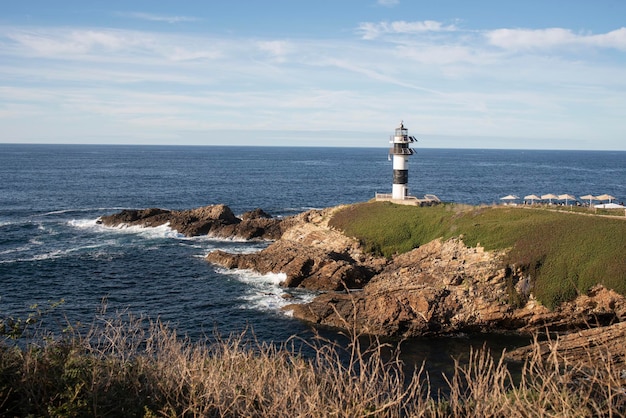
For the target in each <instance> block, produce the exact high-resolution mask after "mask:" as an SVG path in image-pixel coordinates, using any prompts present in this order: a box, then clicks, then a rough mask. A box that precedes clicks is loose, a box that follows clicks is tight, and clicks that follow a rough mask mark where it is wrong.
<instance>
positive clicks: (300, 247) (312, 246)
mask: <svg viewBox="0 0 626 418" xmlns="http://www.w3.org/2000/svg"><path fill="white" fill-rule="evenodd" d="M333 210H335V209H326V210H321V211H317V210H311V211H308V212H305V213H303V214H300V215H298V216H295V217H294V218H293V219H291V220H290V222H291V227H290V228H288V229H286V230H285V232H284V233H283V235H282V236H281V239H280V240H279V241H276V242H274V243H272V244H271V245H270V246H268V247H267V248H265V249H264V250H262V251H260V252H258V253H255V254H230V253H225V252H223V251H214V252H211V253H210V254H209V255H208V256H207V257H206V259H207V261H209V262H211V263H213V264H217V265H220V266H223V267H226V268H242V269H252V270H255V271H258V272H260V273H262V274H265V273H270V272H272V273H284V274H285V275H286V280H285V281H284V283H283V286H286V287H303V288H307V289H311V290H330V291H332V290H340V289H355V288H361V287H363V286H364V285H365V283H367V282H368V281H369V280H370V279H371V277H373V276H374V274H376V273H378V272H379V271H380V269H381V268H382V265H384V264H385V262H386V261H385V260H384V259H377V258H375V257H369V256H366V255H365V254H364V253H363V252H362V251H361V249H360V246H359V244H358V242H357V241H356V240H354V239H351V238H348V237H346V236H344V235H343V234H341V233H340V232H338V231H333V230H331V229H329V228H328V225H327V221H328V219H329V217H330V214H331V213H332V211H333Z"/></svg>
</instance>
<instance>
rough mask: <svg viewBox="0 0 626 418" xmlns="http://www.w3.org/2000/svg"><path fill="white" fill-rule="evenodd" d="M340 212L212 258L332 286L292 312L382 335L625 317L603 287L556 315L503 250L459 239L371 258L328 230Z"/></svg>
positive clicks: (535, 327) (575, 325)
mask: <svg viewBox="0 0 626 418" xmlns="http://www.w3.org/2000/svg"><path fill="white" fill-rule="evenodd" d="M336 209H337V208H330V209H325V210H322V211H309V212H306V213H303V214H300V215H298V216H296V217H294V218H293V219H292V224H291V226H290V227H289V228H285V231H284V233H283V235H282V237H281V238H280V240H278V241H276V242H274V243H272V244H271V245H270V246H269V247H267V248H266V249H264V250H262V251H260V252H258V253H255V254H229V253H225V252H222V251H215V252H213V253H210V254H209V255H208V256H207V260H208V261H209V262H211V263H215V264H218V265H221V266H224V267H226V268H244V269H252V270H256V271H258V272H261V273H268V272H274V273H278V272H282V273H285V275H286V280H285V282H284V283H283V285H284V286H287V287H304V288H308V289H313V290H322V291H325V292H324V293H322V294H320V295H318V296H317V297H316V298H315V299H313V301H311V302H310V303H307V304H301V305H298V304H294V305H290V306H288V307H287V308H286V309H289V310H291V311H292V312H293V315H294V317H297V318H300V319H303V320H306V321H309V322H312V323H315V324H321V325H326V326H332V327H339V328H346V327H350V328H354V329H357V330H358V331H360V332H365V333H370V334H376V335H384V336H407V337H410V336H420V335H429V334H445V333H455V332H460V331H462V332H474V331H481V332H482V331H499V330H516V331H521V332H526V333H533V332H552V331H554V332H563V331H571V330H577V329H584V328H587V327H589V326H596V325H606V324H608V323H611V322H615V321H619V320H621V318H624V317H625V316H626V303H625V302H624V298H623V297H622V296H621V295H618V294H617V293H615V292H611V291H608V290H606V289H603V288H601V287H599V288H596V289H592V291H591V292H590V293H589V294H588V295H584V296H580V297H579V298H578V299H576V300H575V301H573V302H571V303H566V304H563V305H561V306H560V307H559V308H557V309H555V310H552V311H550V310H548V309H547V308H545V307H544V306H542V305H541V304H539V303H538V302H537V301H536V300H534V299H533V297H532V295H531V294H530V278H529V277H527V276H525V275H524V274H523V272H522V271H521V270H519V269H516V268H515V266H507V265H506V264H505V260H506V257H505V256H506V253H505V252H504V251H500V252H490V251H485V250H484V249H482V248H481V247H477V248H470V247H467V246H466V245H465V244H464V243H463V241H462V239H461V238H455V239H450V240H448V241H441V240H435V241H432V242H430V243H428V244H426V245H423V246H421V247H419V248H416V249H414V250H412V251H410V252H408V253H405V254H401V255H398V256H395V257H394V258H392V259H391V260H387V259H384V258H379V257H378V258H377V257H372V256H369V255H367V254H365V253H364V252H363V251H362V249H361V246H360V245H359V243H358V242H357V241H356V240H354V239H352V238H349V237H346V236H345V235H343V234H342V233H340V232H339V231H335V230H333V229H332V228H330V227H329V226H328V220H329V218H330V217H331V216H332V213H333V211H334V210H336Z"/></svg>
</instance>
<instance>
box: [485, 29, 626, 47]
mask: <svg viewBox="0 0 626 418" xmlns="http://www.w3.org/2000/svg"><path fill="white" fill-rule="evenodd" d="M485 37H486V38H487V41H488V42H489V43H490V44H491V45H494V46H497V47H500V48H503V49H510V50H531V49H542V50H545V49H551V48H561V47H576V46H595V47H600V48H615V49H620V50H626V28H620V29H617V30H614V31H611V32H608V33H605V34H599V35H591V34H576V33H574V32H573V31H571V30H569V29H563V28H548V29H496V30H493V31H489V32H485Z"/></svg>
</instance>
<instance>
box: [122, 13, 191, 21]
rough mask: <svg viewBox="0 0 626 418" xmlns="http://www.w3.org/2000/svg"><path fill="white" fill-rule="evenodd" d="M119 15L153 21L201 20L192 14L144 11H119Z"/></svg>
mask: <svg viewBox="0 0 626 418" xmlns="http://www.w3.org/2000/svg"><path fill="white" fill-rule="evenodd" d="M117 15H119V16H123V17H129V18H133V19H140V20H149V21H153V22H167V23H180V22H197V21H199V20H200V19H198V18H196V17H190V16H164V15H156V14H152V13H142V12H120V13H117Z"/></svg>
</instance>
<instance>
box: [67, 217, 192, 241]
mask: <svg viewBox="0 0 626 418" xmlns="http://www.w3.org/2000/svg"><path fill="white" fill-rule="evenodd" d="M67 224H68V225H69V226H72V227H74V228H78V229H85V230H92V231H95V232H121V233H124V234H133V235H139V236H142V237H145V238H148V239H159V238H176V239H184V238H185V236H184V235H183V234H181V233H179V232H178V231H176V230H175V229H172V228H170V224H169V223H166V224H163V225H159V226H148V227H146V226H139V225H127V224H120V225H118V226H104V225H102V224H100V223H98V219H72V220H70V221H68V222H67Z"/></svg>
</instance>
